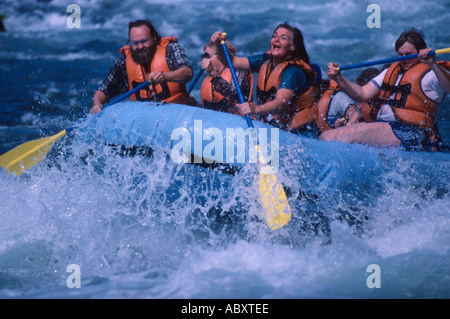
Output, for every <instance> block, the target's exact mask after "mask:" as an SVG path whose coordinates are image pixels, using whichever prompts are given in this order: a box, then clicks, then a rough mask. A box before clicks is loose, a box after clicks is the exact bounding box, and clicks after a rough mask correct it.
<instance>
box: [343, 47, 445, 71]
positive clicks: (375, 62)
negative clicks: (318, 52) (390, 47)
mask: <svg viewBox="0 0 450 319" xmlns="http://www.w3.org/2000/svg"><path fill="white" fill-rule="evenodd" d="M428 55H436V51H434V50H433V51H430V53H428ZM418 56H419V54H418V53H416V54H410V55H404V56H398V57H395V58H388V59H383V60H377V61H371V62H362V63H355V64H349V65H343V66H340V67H339V70H350V69H356V68H361V67H365V66H371V65H375V64H383V63H391V62H397V61H403V60H409V59H415V58H417V57H418Z"/></svg>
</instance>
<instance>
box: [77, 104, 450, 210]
mask: <svg viewBox="0 0 450 319" xmlns="http://www.w3.org/2000/svg"><path fill="white" fill-rule="evenodd" d="M253 123H254V126H255V130H256V133H257V135H258V141H257V142H256V140H255V139H254V138H252V135H251V131H250V130H249V129H248V126H247V123H246V121H245V118H243V117H241V116H238V115H233V114H228V113H222V112H216V111H212V110H208V109H203V108H199V107H191V106H186V105H179V104H158V103H150V102H125V103H118V104H115V105H112V106H110V107H108V108H106V109H104V110H102V112H100V113H99V114H97V115H96V116H89V117H88V119H87V120H86V121H84V122H83V123H82V124H81V125H80V127H79V132H78V134H76V136H77V137H76V138H79V139H83V141H87V140H89V139H92V140H95V141H102V142H104V143H105V144H107V145H116V146H117V145H121V146H123V147H126V148H127V147H128V148H129V147H136V146H137V147H148V148H151V149H153V150H155V149H158V150H159V152H160V153H157V152H155V153H154V154H153V156H159V155H158V154H161V152H163V153H165V154H164V156H168V157H169V158H170V159H171V161H172V162H173V163H174V164H176V165H190V164H194V165H195V164H198V166H201V167H202V169H205V167H207V168H208V166H209V168H210V169H213V170H217V169H218V168H219V169H220V168H222V169H223V168H226V169H227V170H228V172H230V171H232V172H234V173H236V172H239V171H246V172H249V171H250V172H251V171H252V170H253V171H254V170H257V167H258V166H257V165H258V164H257V163H258V160H257V157H256V153H255V151H254V148H255V143H259V145H260V147H261V150H262V153H263V154H264V156H265V157H264V158H265V160H267V162H268V163H269V167H270V169H271V170H272V172H273V173H275V174H276V175H277V178H278V180H280V181H281V182H282V184H283V185H284V187H285V189H286V190H287V194H288V198H289V201H291V202H294V201H298V200H300V201H304V200H305V198H306V199H308V200H310V201H314V202H315V205H319V206H322V207H321V210H324V209H325V210H328V209H331V207H334V206H335V205H339V204H340V203H342V201H344V202H346V203H347V204H348V205H352V203H353V204H355V206H357V207H361V203H364V204H363V205H367V206H370V203H371V202H372V201H373V200H375V201H376V200H377V198H379V195H380V194H383V193H385V192H386V191H389V190H392V189H402V190H404V191H409V190H411V189H412V188H420V189H426V190H428V191H429V190H433V191H432V193H433V194H437V193H439V192H440V193H446V192H448V190H449V183H448V172H449V169H450V154H448V153H439V152H408V151H402V150H399V149H377V148H372V147H366V146H362V145H352V144H345V143H340V142H324V141H320V140H316V139H312V138H308V137H305V136H302V135H297V134H292V133H289V132H286V131H283V130H280V129H277V128H274V127H272V126H270V125H267V124H265V123H262V122H259V121H256V120H254V121H253ZM223 175H224V178H226V177H225V175H227V174H223ZM428 191H427V192H428ZM302 195H303V196H302ZM437 196H438V195H437Z"/></svg>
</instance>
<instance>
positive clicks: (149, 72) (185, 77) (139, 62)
mask: <svg viewBox="0 0 450 319" xmlns="http://www.w3.org/2000/svg"><path fill="white" fill-rule="evenodd" d="M128 37H129V41H128V45H126V46H124V47H123V48H121V49H120V53H121V54H122V57H121V58H120V59H119V60H118V61H117V62H116V63H115V65H114V66H113V67H112V68H111V70H110V71H109V74H108V76H107V77H106V79H105V80H104V81H103V83H102V84H101V85H100V87H99V88H98V90H97V91H96V92H95V94H94V98H93V107H92V108H91V110H90V112H91V113H93V114H96V113H98V112H100V110H101V108H102V106H103V105H105V104H106V103H107V102H108V101H109V100H111V99H112V98H114V97H116V96H118V95H121V94H123V93H126V92H127V91H129V90H132V89H134V88H136V87H137V86H138V85H140V84H141V83H143V82H145V81H149V82H150V83H151V84H150V85H149V86H147V87H145V88H144V89H141V90H140V91H137V92H136V93H135V94H133V95H131V96H130V100H131V101H166V102H170V103H180V104H187V105H197V102H196V101H195V99H194V98H193V97H192V96H191V95H189V93H188V92H187V91H186V83H187V82H189V81H190V80H191V79H192V77H193V72H192V66H191V64H190V62H189V60H188V58H187V55H186V53H185V50H184V49H183V47H182V46H181V45H179V44H178V41H177V39H176V38H174V37H165V38H161V36H160V35H159V34H158V32H157V31H156V29H155V28H154V27H153V25H152V24H151V23H150V22H149V21H148V20H137V21H134V22H130V23H129V26H128Z"/></svg>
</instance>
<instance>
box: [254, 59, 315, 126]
mask: <svg viewBox="0 0 450 319" xmlns="http://www.w3.org/2000/svg"><path fill="white" fill-rule="evenodd" d="M291 65H295V66H297V67H299V68H301V69H302V70H303V71H304V72H305V73H306V76H307V78H308V82H309V84H310V85H311V87H310V88H309V89H308V90H307V91H306V92H305V93H303V94H302V95H301V96H299V97H297V98H296V99H295V100H294V101H291V102H292V103H290V104H289V105H288V106H287V107H286V108H285V109H284V110H282V111H280V112H278V113H276V114H271V116H272V117H273V120H271V121H270V122H275V123H276V125H277V126H280V127H281V128H283V129H287V128H289V127H290V123H291V122H292V121H295V123H297V124H296V125H297V126H296V127H299V126H302V125H304V124H308V123H309V122H312V121H314V120H315V118H316V116H317V110H316V109H315V103H314V102H315V89H314V87H313V85H312V82H313V80H314V78H315V77H316V73H315V72H314V71H313V70H312V68H311V66H309V65H308V64H307V63H305V62H303V61H301V60H290V61H285V62H281V63H279V64H277V65H276V66H275V67H274V68H273V69H272V66H273V65H272V61H271V60H269V61H266V62H265V63H264V64H263V65H262V66H261V69H260V70H259V73H258V80H257V82H256V86H257V93H256V96H257V98H258V104H263V103H265V102H267V101H271V100H273V99H274V98H275V96H276V94H277V91H278V88H279V86H280V83H281V76H282V74H283V72H284V70H285V69H286V68H287V67H288V66H291ZM268 117H269V116H268V115H263V116H261V120H262V121H265V122H269V120H268Z"/></svg>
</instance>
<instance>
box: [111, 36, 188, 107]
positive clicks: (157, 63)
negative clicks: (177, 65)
mask: <svg viewBox="0 0 450 319" xmlns="http://www.w3.org/2000/svg"><path fill="white" fill-rule="evenodd" d="M172 42H178V40H177V39H176V38H174V37H165V38H163V39H161V42H160V43H159V44H158V45H157V46H156V52H155V55H154V56H153V59H152V62H151V64H150V72H151V71H152V70H153V71H154V70H156V71H160V72H169V71H171V70H170V68H169V65H168V64H167V59H166V48H167V45H168V44H169V43H172ZM119 52H120V53H121V54H123V55H125V57H126V68H127V75H128V86H129V88H130V90H132V89H134V88H135V87H137V86H138V85H140V84H141V83H144V82H145V81H147V80H148V77H147V74H146V72H145V70H144V67H143V66H142V65H140V64H137V63H136V62H135V61H134V60H133V58H132V57H131V48H130V46H129V45H126V46H124V47H123V48H121V49H120V51H119ZM152 88H153V90H151V88H150V86H148V87H146V88H144V89H142V90H140V91H138V92H136V93H135V94H133V95H131V96H130V100H131V101H166V102H170V103H180V104H187V105H196V104H197V103H196V102H195V100H194V98H193V97H192V96H191V95H190V94H189V93H187V91H186V85H185V84H181V83H177V82H165V83H161V84H157V85H154V86H152Z"/></svg>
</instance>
